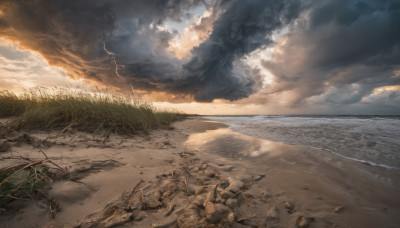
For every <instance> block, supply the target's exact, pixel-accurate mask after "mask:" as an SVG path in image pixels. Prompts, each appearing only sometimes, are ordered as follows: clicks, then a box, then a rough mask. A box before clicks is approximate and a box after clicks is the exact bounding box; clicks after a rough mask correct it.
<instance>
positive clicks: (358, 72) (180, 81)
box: [0, 0, 400, 115]
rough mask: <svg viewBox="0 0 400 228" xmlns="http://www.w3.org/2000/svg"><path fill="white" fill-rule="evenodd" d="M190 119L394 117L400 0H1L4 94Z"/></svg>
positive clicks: (398, 93) (0, 81) (398, 107)
mask: <svg viewBox="0 0 400 228" xmlns="http://www.w3.org/2000/svg"><path fill="white" fill-rule="evenodd" d="M36 86H43V87H54V86H57V87H67V88H79V89H82V90H91V89H92V90H93V89H98V88H107V89H108V90H112V91H115V92H117V93H124V94H131V93H135V94H136V95H139V96H141V97H144V98H145V99H148V100H150V101H152V102H154V104H155V105H156V106H157V107H162V108H173V109H178V110H181V111H183V112H186V113H196V114H224V115H245V114H256V115H262V114H272V115H277V114H367V115H371V114H372V115H374V114H382V115H385V114H388V115H391V114H397V115H399V114H400V1H398V0H303V1H296V0H152V1H148V0H146V1H145V0H135V1H132V0H87V1H79V0H70V1H62V0H30V1H23V0H2V1H1V2H0V89H7V90H12V91H16V92H18V91H22V90H23V89H30V88H34V87H36Z"/></svg>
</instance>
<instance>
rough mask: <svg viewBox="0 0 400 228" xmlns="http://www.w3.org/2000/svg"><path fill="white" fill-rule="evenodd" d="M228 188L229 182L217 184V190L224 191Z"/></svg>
mask: <svg viewBox="0 0 400 228" xmlns="http://www.w3.org/2000/svg"><path fill="white" fill-rule="evenodd" d="M228 186H229V182H228V181H222V182H220V183H219V184H218V187H219V188H222V189H225V188H226V187H228Z"/></svg>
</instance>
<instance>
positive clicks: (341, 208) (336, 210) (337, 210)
mask: <svg viewBox="0 0 400 228" xmlns="http://www.w3.org/2000/svg"><path fill="white" fill-rule="evenodd" d="M343 208H344V207H343V206H338V207H336V208H335V212H336V213H340V212H342V210H343Z"/></svg>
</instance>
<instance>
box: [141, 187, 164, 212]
mask: <svg viewBox="0 0 400 228" xmlns="http://www.w3.org/2000/svg"><path fill="white" fill-rule="evenodd" d="M160 197H161V194H160V192H159V191H157V190H155V191H152V192H150V193H149V194H148V195H146V196H144V197H143V199H142V200H143V205H144V206H145V207H148V208H156V207H159V206H160V204H161V203H160V201H159V200H160Z"/></svg>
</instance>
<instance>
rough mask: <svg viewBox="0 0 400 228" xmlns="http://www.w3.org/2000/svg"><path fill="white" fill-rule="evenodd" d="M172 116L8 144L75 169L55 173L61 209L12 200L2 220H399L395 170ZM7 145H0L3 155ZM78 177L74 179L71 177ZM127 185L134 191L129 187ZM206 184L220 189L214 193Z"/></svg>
mask: <svg viewBox="0 0 400 228" xmlns="http://www.w3.org/2000/svg"><path fill="white" fill-rule="evenodd" d="M172 126H173V127H174V130H166V129H158V130H153V131H151V132H149V134H148V135H136V136H133V137H127V136H120V135H111V136H110V139H109V141H107V142H105V143H103V141H105V139H104V136H101V135H95V134H88V133H82V132H71V133H68V134H69V135H62V136H58V137H55V135H56V133H55V132H54V133H50V134H48V133H43V132H41V133H33V134H31V133H30V135H32V136H33V137H34V138H36V139H38V140H42V142H44V141H46V140H47V142H49V146H46V147H43V148H35V147H33V146H32V145H28V144H26V143H21V144H20V145H13V146H12V154H14V155H24V156H27V154H29V157H30V158H32V159H34V158H43V155H42V154H40V153H38V149H42V150H43V151H44V152H45V153H46V154H47V156H49V158H51V159H53V160H54V162H56V163H57V164H59V165H61V166H62V167H66V169H68V171H69V172H70V173H71V176H72V178H71V177H70V179H69V180H57V181H54V182H53V183H52V184H51V186H52V189H49V190H48V191H49V194H52V195H53V196H54V198H56V199H57V198H58V200H59V201H60V203H61V205H62V209H61V211H60V212H59V213H58V214H57V215H56V217H55V218H51V215H50V214H49V213H48V209H47V208H46V205H36V204H34V203H33V202H31V201H24V202H22V203H21V202H19V203H18V204H17V205H13V206H15V207H16V208H19V209H17V210H16V211H15V212H14V213H15V214H14V215H7V214H1V215H0V222H1V223H2V224H6V226H5V227H7V225H8V227H15V226H21V225H23V226H25V227H35V226H39V227H41V226H50V227H51V226H52V227H58V226H63V225H66V226H67V227H68V226H76V225H79V224H80V225H81V227H85V226H87V225H90V224H95V223H96V222H97V225H99V224H100V225H103V226H106V225H110V224H111V225H112V223H111V222H114V223H113V224H114V225H116V226H117V227H129V226H131V225H135V226H138V227H152V226H153V227H176V226H177V225H179V226H181V227H185V225H188V224H197V225H198V226H205V225H206V224H207V225H208V226H211V227H212V226H217V224H223V226H232V227H250V226H259V227H296V226H297V227H307V226H308V227H335V226H337V227H379V226H381V227H396V226H397V225H398V224H400V219H399V218H397V217H396V215H397V214H399V213H400V201H399V200H398V199H396V195H399V192H400V188H399V186H400V185H399V180H400V179H399V175H400V174H399V173H398V171H397V170H383V168H380V167H373V166H367V165H365V164H361V163H357V164H356V162H354V161H350V160H347V159H344V158H340V157H335V156H334V155H332V154H330V153H329V152H327V151H321V150H315V149H312V148H308V147H305V146H293V145H287V144H284V143H278V142H272V141H267V140H261V139H257V138H252V137H250V136H244V135H242V134H240V133H236V132H233V131H230V130H229V129H228V128H226V127H227V125H224V124H222V123H217V122H215V121H209V120H205V119H203V118H201V117H195V118H188V119H187V120H184V121H179V122H176V123H174V124H173V125H172ZM42 144H43V143H42ZM7 153H8V154H7ZM10 153H11V152H5V153H4V152H2V153H0V158H4V157H6V156H9V155H10ZM14 162H15V161H14ZM2 166H6V163H4V162H3V164H2ZM74 178H75V179H76V181H71V180H73V179H74ZM77 181H78V182H77ZM138 183H139V184H138ZM222 183H226V185H228V186H223V185H225V184H223V185H221V184H222ZM232 183H236V184H238V185H239V186H240V187H239V189H240V190H235V189H234V190H235V191H236V192H235V191H230V192H231V193H234V194H233V195H235V196H233V197H228V199H232V200H230V202H229V203H228V200H227V199H224V198H222V199H220V198H221V197H222V195H223V194H222V193H223V192H225V193H226V191H225V190H226V188H227V187H229V186H231V185H232ZM171 186H172V187H173V188H172V187H171ZM212 186H217V187H218V189H217V188H215V189H212V188H213V187H212ZM135 187H136V188H137V189H135ZM223 187H225V188H223ZM171 188H172V189H171ZM132 189H133V190H132ZM138 189H139V190H140V191H139V192H140V193H141V194H142V195H141V198H140V200H139V201H137V200H138V199H137V198H135V197H138V195H137V194H139V193H138ZM224 189H225V190H224ZM212 190H213V191H212ZM123 192H131V196H130V197H128V196H127V195H126V194H123ZM132 192H133V193H132ZM157 192H158V193H157ZM165 192H168V194H167V193H165ZM210 192H213V194H214V199H209V195H210ZM157 194H158V195H160V196H158V195H157ZM229 194H230V193H229ZM143 197H144V198H143ZM218 197H220V198H218ZM224 197H225V195H224ZM204 198H206V199H204ZM146 199H147V200H148V201H146ZM135 200H136V201H135ZM143 200H144V201H143ZM207 200H208V201H209V203H208V204H207V202H206V201H207ZM235 200H236V201H235ZM231 201H233V202H231ZM126 202H136V203H138V202H140V203H141V205H142V209H141V210H137V211H135V210H136V209H132V210H133V211H131V212H127V210H125V209H126V208H127V205H126ZM143 202H147V207H146V204H143ZM143 205H145V206H143ZM215 205H217V206H219V205H224V206H220V207H221V208H223V209H221V210H223V211H224V212H223V213H222V212H221V211H220V212H218V213H220V214H218V213H217V212H215V213H211V212H210V210H211V209H210V208H211V207H212V206H215ZM110 206H111V207H113V208H115V211H113V212H112V213H113V214H112V215H113V217H111V218H110V215H109V214H107V213H111V212H110V211H109V208H110ZM130 206H132V205H130ZM227 208H228V209H227ZM213 209H214V210H216V211H218V210H217V209H218V208H217V209H215V208H213ZM129 213H131V214H129ZM168 213H169V215H166V214H168ZM114 214H115V215H114ZM88 215H91V216H90V217H89V218H88V217H87V216H88ZM106 215H108V217H105V216H106ZM213 216H214V217H213ZM215 216H217V217H218V216H220V217H221V218H215ZM107 219H108V220H107ZM118 219H119V220H118ZM106 220H107V221H106ZM217 220H218V221H217ZM105 221H106V222H105ZM215 221H217V222H215ZM107 222H108V223H107ZM213 224H214V225H213ZM162 225H164V226H162Z"/></svg>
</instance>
